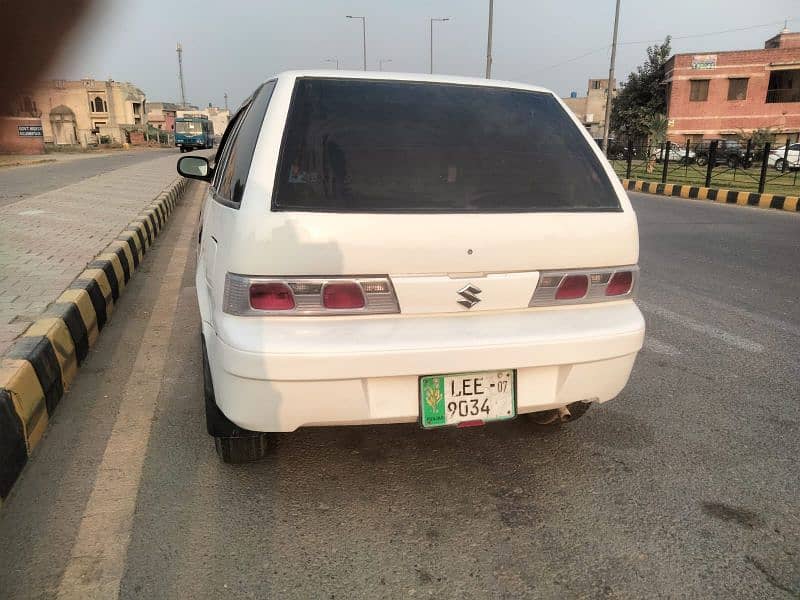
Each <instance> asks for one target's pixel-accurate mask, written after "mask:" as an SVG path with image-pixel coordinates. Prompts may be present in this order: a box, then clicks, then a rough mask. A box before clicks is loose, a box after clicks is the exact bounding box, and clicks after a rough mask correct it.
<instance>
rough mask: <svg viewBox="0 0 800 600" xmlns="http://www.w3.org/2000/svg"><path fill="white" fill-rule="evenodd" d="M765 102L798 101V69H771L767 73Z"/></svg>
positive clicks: (799, 97) (799, 71)
mask: <svg viewBox="0 0 800 600" xmlns="http://www.w3.org/2000/svg"><path fill="white" fill-rule="evenodd" d="M767 102H768V103H776V102H800V69H786V70H783V71H772V72H771V73H770V74H769V87H768V88H767Z"/></svg>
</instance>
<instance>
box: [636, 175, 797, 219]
mask: <svg viewBox="0 0 800 600" xmlns="http://www.w3.org/2000/svg"><path fill="white" fill-rule="evenodd" d="M620 181H621V182H622V187H624V188H625V189H626V190H632V191H635V192H645V193H648V194H657V195H659V196H672V197H675V198H687V199H692V200H711V201H713V202H718V203H720V204H738V205H740V206H752V207H755V208H769V209H774V210H785V211H788V212H800V201H798V197H797V196H779V195H777V194H758V193H756V192H740V191H738V190H726V189H718V188H707V187H698V186H692V185H681V184H675V183H656V182H654V181H642V180H638V179H623V178H620Z"/></svg>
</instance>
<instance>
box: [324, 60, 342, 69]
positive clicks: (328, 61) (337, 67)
mask: <svg viewBox="0 0 800 600" xmlns="http://www.w3.org/2000/svg"><path fill="white" fill-rule="evenodd" d="M325 62H326V63H336V70H337V71H338V70H339V59H338V58H326V59H325Z"/></svg>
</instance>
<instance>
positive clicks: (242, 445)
mask: <svg viewBox="0 0 800 600" xmlns="http://www.w3.org/2000/svg"><path fill="white" fill-rule="evenodd" d="M214 446H215V447H216V449H217V455H218V456H219V457H220V458H221V459H222V462H225V463H229V464H241V463H248V462H255V461H257V460H261V459H262V458H265V457H266V456H267V455H268V454H269V451H270V449H271V448H272V444H271V443H270V440H269V436H268V434H266V433H258V434H255V435H248V436H245V437H215V438H214Z"/></svg>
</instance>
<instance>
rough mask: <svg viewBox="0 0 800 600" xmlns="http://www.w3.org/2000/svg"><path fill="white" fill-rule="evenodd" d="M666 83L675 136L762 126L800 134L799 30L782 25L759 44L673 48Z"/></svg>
mask: <svg viewBox="0 0 800 600" xmlns="http://www.w3.org/2000/svg"><path fill="white" fill-rule="evenodd" d="M664 83H665V84H666V86H667V118H668V119H669V129H668V132H669V139H670V140H671V141H673V142H681V143H683V142H685V141H686V139H687V138H689V139H691V140H692V141H699V140H701V139H713V138H735V137H737V135H738V134H740V133H741V132H742V131H744V132H745V133H747V132H749V131H752V130H754V129H760V128H766V127H769V128H771V129H773V130H774V131H775V132H776V133H777V134H778V139H779V140H781V141H783V139H784V138H785V137H786V136H787V135H788V136H789V137H791V138H792V139H793V140H797V139H800V33H790V32H789V31H788V30H785V29H784V30H783V31H782V32H781V33H779V34H778V35H776V36H775V37H773V38H771V39H769V40H767V42H766V43H765V44H764V49H763V50H735V51H725V52H710V53H704V54H676V55H674V56H673V57H671V58H670V59H669V60H668V61H667V64H666V65H665V81H664Z"/></svg>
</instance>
